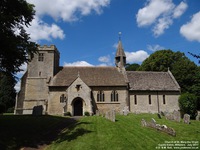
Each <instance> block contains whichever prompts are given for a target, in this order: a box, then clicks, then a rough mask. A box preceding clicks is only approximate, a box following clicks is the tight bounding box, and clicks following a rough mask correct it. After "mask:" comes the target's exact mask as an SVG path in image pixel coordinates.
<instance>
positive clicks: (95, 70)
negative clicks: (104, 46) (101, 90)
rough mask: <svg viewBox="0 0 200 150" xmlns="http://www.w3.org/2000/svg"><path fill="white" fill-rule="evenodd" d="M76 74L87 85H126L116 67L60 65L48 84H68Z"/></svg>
mask: <svg viewBox="0 0 200 150" xmlns="http://www.w3.org/2000/svg"><path fill="white" fill-rule="evenodd" d="M78 76H79V77H80V78H81V79H82V81H83V82H85V83H86V84H87V85H88V86H127V83H126V82H125V78H124V76H123V74H122V73H120V72H119V71H118V70H117V68H116V67H61V68H60V71H59V72H58V73H57V74H56V75H55V76H54V78H53V80H52V82H51V83H50V86H69V85H70V84H71V83H72V82H73V81H74V80H75V79H76V78H77V77H78Z"/></svg>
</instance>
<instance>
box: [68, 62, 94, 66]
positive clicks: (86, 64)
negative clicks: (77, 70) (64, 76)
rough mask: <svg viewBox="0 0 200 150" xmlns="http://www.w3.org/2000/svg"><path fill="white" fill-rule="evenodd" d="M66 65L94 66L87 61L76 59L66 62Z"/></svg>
mask: <svg viewBox="0 0 200 150" xmlns="http://www.w3.org/2000/svg"><path fill="white" fill-rule="evenodd" d="M64 66H94V65H92V64H90V63H88V62H86V61H76V62H73V63H67V62H64Z"/></svg>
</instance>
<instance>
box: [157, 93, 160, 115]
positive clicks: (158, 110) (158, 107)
mask: <svg viewBox="0 0 200 150" xmlns="http://www.w3.org/2000/svg"><path fill="white" fill-rule="evenodd" d="M157 104H158V113H160V105H159V96H158V91H157Z"/></svg>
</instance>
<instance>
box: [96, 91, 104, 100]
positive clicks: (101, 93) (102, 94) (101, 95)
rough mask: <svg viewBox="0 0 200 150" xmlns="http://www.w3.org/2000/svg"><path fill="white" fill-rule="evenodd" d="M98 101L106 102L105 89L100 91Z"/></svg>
mask: <svg viewBox="0 0 200 150" xmlns="http://www.w3.org/2000/svg"><path fill="white" fill-rule="evenodd" d="M97 102H104V92H103V91H98V93H97Z"/></svg>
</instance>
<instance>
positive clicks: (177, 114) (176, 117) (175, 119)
mask: <svg viewBox="0 0 200 150" xmlns="http://www.w3.org/2000/svg"><path fill="white" fill-rule="evenodd" d="M173 115H174V121H176V122H180V121H181V114H180V112H179V111H176V110H174V112H173Z"/></svg>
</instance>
